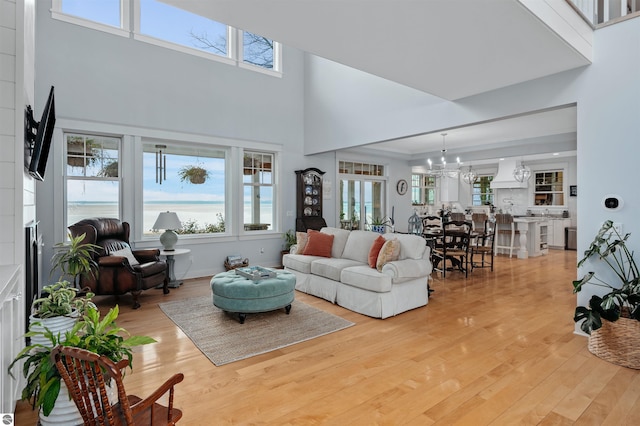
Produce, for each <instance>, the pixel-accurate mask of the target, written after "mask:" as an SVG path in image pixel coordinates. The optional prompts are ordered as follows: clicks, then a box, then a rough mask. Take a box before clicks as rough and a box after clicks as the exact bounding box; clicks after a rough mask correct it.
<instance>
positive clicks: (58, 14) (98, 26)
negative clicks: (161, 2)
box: [51, 0, 137, 38]
mask: <svg viewBox="0 0 640 426" xmlns="http://www.w3.org/2000/svg"><path fill="white" fill-rule="evenodd" d="M129 1H130V0H120V28H118V27H112V26H111V25H107V24H102V23H100V22H96V21H92V20H90V19H85V18H81V17H79V16H75V15H69V14H67V13H64V12H62V0H52V4H51V17H52V18H53V19H57V20H59V21H63V22H67V23H69V24H74V25H79V26H82V27H87V28H91V29H94V30H98V31H102V32H105V33H109V34H113V35H117V36H120V37H127V38H128V37H129V34H130V31H129V28H130V25H131V18H130V17H131V14H130V10H131V6H130V3H129ZM133 1H135V0H133ZM136 3H137V2H136Z"/></svg>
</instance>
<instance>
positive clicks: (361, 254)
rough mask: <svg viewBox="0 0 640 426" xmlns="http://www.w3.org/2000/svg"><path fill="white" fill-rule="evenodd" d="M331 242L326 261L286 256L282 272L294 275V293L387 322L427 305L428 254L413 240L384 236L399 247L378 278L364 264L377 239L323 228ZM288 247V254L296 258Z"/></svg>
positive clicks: (421, 241)
mask: <svg viewBox="0 0 640 426" xmlns="http://www.w3.org/2000/svg"><path fill="white" fill-rule="evenodd" d="M320 232H324V233H327V234H332V235H333V236H334V239H333V245H332V246H331V257H330V258H327V257H320V256H309V255H303V254H285V255H284V257H283V264H284V267H285V269H287V270H288V271H291V272H293V273H294V274H295V275H296V290H299V291H302V292H304V293H308V294H311V295H314V296H317V297H321V298H323V299H326V300H328V301H330V302H332V303H336V304H338V305H340V306H342V307H344V308H347V309H350V310H352V311H355V312H358V313H361V314H364V315H368V316H370V317H374V318H388V317H390V316H393V315H398V314H400V313H402V312H405V311H408V310H410V309H414V308H418V307H420V306H424V305H426V304H427V303H428V298H429V295H428V289H427V285H428V279H429V276H430V274H431V269H432V265H431V262H430V260H429V254H430V249H429V247H428V246H427V245H426V243H425V240H424V239H423V238H422V237H420V236H418V235H409V234H394V233H388V234H383V237H384V238H386V239H393V238H397V239H398V241H399V242H400V255H399V258H398V260H396V261H392V262H389V263H386V264H385V265H384V266H383V267H382V271H381V272H379V271H378V270H377V269H376V268H371V267H370V266H369V264H368V257H369V251H370V249H371V246H372V245H373V242H374V240H375V239H376V238H377V237H378V236H379V235H380V234H378V233H375V232H369V231H347V230H344V229H338V228H330V227H326V228H322V229H321V230H320ZM295 250H296V247H295V246H293V247H292V250H291V253H295Z"/></svg>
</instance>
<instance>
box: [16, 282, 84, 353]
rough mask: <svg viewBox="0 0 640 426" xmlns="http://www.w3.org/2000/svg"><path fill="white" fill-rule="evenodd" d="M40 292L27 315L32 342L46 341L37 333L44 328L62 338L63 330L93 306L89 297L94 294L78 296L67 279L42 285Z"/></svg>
mask: <svg viewBox="0 0 640 426" xmlns="http://www.w3.org/2000/svg"><path fill="white" fill-rule="evenodd" d="M42 294H43V297H41V298H39V299H36V300H34V302H33V304H32V305H31V309H32V313H31V315H30V316H29V330H30V331H32V332H34V333H35V334H34V335H33V337H31V343H33V344H42V345H45V344H47V343H48V339H46V338H44V337H43V336H42V335H40V334H39V333H37V332H43V331H44V330H45V329H48V330H49V331H51V332H52V333H55V334H57V335H58V339H62V338H63V337H64V335H65V332H66V331H67V330H70V329H72V328H73V326H74V324H75V323H76V322H77V321H78V318H80V317H82V315H84V312H85V311H86V309H87V307H89V306H93V305H92V304H91V298H92V297H93V296H94V294H93V293H91V292H87V293H85V294H83V295H82V296H78V293H77V290H76V289H75V288H72V287H71V284H70V283H69V281H58V282H57V283H55V284H51V285H48V286H44V288H43V289H42Z"/></svg>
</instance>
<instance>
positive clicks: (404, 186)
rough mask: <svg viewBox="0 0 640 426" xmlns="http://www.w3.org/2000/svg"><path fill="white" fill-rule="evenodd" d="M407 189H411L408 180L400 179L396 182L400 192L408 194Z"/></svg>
mask: <svg viewBox="0 0 640 426" xmlns="http://www.w3.org/2000/svg"><path fill="white" fill-rule="evenodd" d="M407 189H409V185H408V184H407V181H406V180H404V179H400V180H399V181H398V183H397V184H396V191H398V194H400V195H404V194H406V193H407Z"/></svg>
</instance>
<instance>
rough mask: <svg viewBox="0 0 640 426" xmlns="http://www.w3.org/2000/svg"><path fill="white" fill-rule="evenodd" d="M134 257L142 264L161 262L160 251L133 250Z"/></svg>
mask: <svg viewBox="0 0 640 426" xmlns="http://www.w3.org/2000/svg"><path fill="white" fill-rule="evenodd" d="M132 253H133V256H134V257H135V258H136V259H138V262H140V263H147V262H156V261H158V260H160V257H159V256H160V250H159V249H141V250H132Z"/></svg>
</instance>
